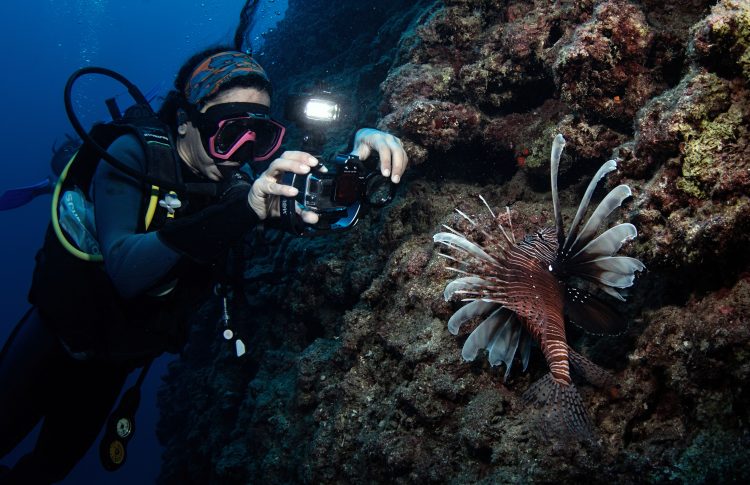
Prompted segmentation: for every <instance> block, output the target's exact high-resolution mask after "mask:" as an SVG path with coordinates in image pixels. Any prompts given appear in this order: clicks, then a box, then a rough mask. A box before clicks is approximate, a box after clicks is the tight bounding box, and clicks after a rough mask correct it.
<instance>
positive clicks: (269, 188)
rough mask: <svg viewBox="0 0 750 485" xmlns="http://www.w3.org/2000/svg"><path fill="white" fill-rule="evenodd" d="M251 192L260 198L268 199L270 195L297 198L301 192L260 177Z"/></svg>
mask: <svg viewBox="0 0 750 485" xmlns="http://www.w3.org/2000/svg"><path fill="white" fill-rule="evenodd" d="M251 192H252V193H253V194H254V195H256V196H258V197H260V198H266V197H268V196H269V195H282V196H285V197H295V196H296V195H297V194H298V193H299V190H297V189H296V188H295V187H292V186H291V185H284V184H280V183H278V182H275V181H274V180H272V179H270V178H267V177H260V178H258V180H256V181H255V183H253V187H252V190H251Z"/></svg>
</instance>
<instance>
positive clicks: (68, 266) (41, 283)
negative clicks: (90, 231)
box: [29, 105, 210, 366]
mask: <svg viewBox="0 0 750 485" xmlns="http://www.w3.org/2000/svg"><path fill="white" fill-rule="evenodd" d="M141 108H142V107H140V106H139V105H135V106H134V107H131V108H130V109H128V110H126V111H125V114H124V116H122V117H120V118H119V119H115V120H113V121H112V122H109V123H101V124H97V125H95V126H94V127H93V128H92V130H91V132H90V133H89V134H90V136H91V138H93V139H94V140H96V142H97V143H98V144H99V146H100V147H103V148H105V149H106V148H108V147H109V146H110V145H111V144H112V142H114V140H116V139H117V138H119V137H121V136H124V135H128V134H130V135H134V136H136V137H137V138H138V140H139V142H140V144H141V146H142V148H143V150H144V153H145V167H144V168H145V174H146V175H148V176H149V177H150V179H151V180H163V181H165V184H164V185H167V186H172V187H176V186H180V185H181V184H182V177H181V167H180V165H179V160H178V159H177V156H176V153H175V149H174V143H173V141H172V135H171V133H170V130H169V128H168V127H167V126H166V125H165V124H164V123H162V122H161V121H160V120H159V119H158V118H157V117H156V116H155V115H154V113H153V111H151V110H150V109H147V110H144V109H141ZM99 163H100V156H99V152H98V151H97V150H96V149H94V147H92V146H91V145H90V144H89V143H86V142H84V144H83V145H82V146H81V148H80V149H79V151H78V152H77V153H76V154H75V155H74V156H73V157H72V159H71V161H70V162H69V163H68V165H67V167H66V168H65V170H64V172H63V173H62V175H61V177H60V179H59V181H58V184H57V186H56V188H55V192H54V196H53V201H52V220H51V222H50V225H49V227H48V229H47V233H46V236H45V241H44V245H43V247H42V248H41V249H40V250H39V252H38V253H37V256H36V267H35V269H34V274H33V280H32V285H31V290H30V292H29V301H30V302H31V303H32V304H33V305H35V306H36V307H37V308H38V309H39V312H40V314H41V315H42V317H43V319H44V321H45V322H47V324H48V325H50V327H51V328H52V329H53V330H54V331H55V332H56V333H57V334H58V335H59V337H60V338H61V340H62V342H63V343H64V344H65V346H66V347H67V348H68V350H69V351H70V352H71V353H72V354H73V355H74V356H80V357H81V358H87V359H98V358H103V359H108V360H122V361H127V362H132V363H133V364H134V365H136V366H137V365H141V364H142V363H144V362H146V361H148V360H149V359H150V358H153V357H155V356H157V355H159V354H161V353H162V352H165V351H168V352H177V351H179V349H180V348H182V346H183V345H184V342H185V340H186V337H187V321H188V318H189V317H188V316H189V314H190V313H189V312H190V311H191V310H192V309H193V306H194V303H195V301H197V300H199V298H198V295H201V294H205V292H206V290H207V289H208V288H207V285H208V284H209V283H208V282H209V281H210V274H209V273H210V270H209V269H208V268H205V267H201V266H198V265H196V264H195V263H191V262H190V261H181V262H179V263H178V264H177V265H176V267H175V268H173V270H172V271H171V272H170V274H169V275H168V278H166V279H167V280H169V281H177V283H176V285H170V286H168V287H167V288H166V289H163V290H162V291H159V292H153V293H150V294H145V295H141V296H138V297H135V298H129V299H125V298H123V297H121V296H120V295H119V293H118V292H117V290H116V289H115V287H114V284H113V283H112V281H111V279H110V278H109V276H108V275H107V273H106V271H105V268H104V264H103V262H102V256H101V254H99V253H97V251H96V250H93V251H92V250H91V248H85V247H81V246H82V245H81V242H80V240H79V241H78V242H76V241H74V240H73V238H72V237H71V234H70V233H69V232H68V231H66V230H65V229H64V228H63V227H62V225H61V223H60V200H61V198H62V197H64V196H65V195H66V194H71V193H73V192H76V193H78V194H83V196H84V197H86V198H87V195H88V194H89V191H90V186H91V182H92V179H93V176H94V173H95V171H96V167H97V166H98V164H99ZM143 185H144V186H143V200H142V203H141V217H140V218H139V220H140V222H139V226H140V227H139V228H138V232H148V231H155V230H158V229H160V228H163V227H164V226H165V225H167V224H169V222H170V221H171V220H173V218H174V217H175V216H179V214H180V211H179V210H178V211H174V210H173V209H171V208H170V204H168V203H161V204H160V203H159V202H160V201H162V202H163V201H165V200H167V201H168V198H170V197H171V198H177V199H178V200H179V198H180V197H183V198H185V197H187V194H176V193H175V192H174V191H170V190H167V189H164V188H161V187H159V186H156V185H152V184H148V183H146V182H144V183H143ZM87 249H88V250H87ZM187 266H190V267H189V268H188V267H187Z"/></svg>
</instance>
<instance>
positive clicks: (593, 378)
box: [568, 347, 617, 389]
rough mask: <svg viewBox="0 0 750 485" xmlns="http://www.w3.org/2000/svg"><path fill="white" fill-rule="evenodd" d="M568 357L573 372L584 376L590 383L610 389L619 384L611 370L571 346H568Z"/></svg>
mask: <svg viewBox="0 0 750 485" xmlns="http://www.w3.org/2000/svg"><path fill="white" fill-rule="evenodd" d="M568 358H569V359H570V364H571V367H572V368H573V372H575V373H576V374H578V375H579V376H581V377H583V378H584V379H585V380H586V382H588V383H589V384H591V385H593V386H596V387H599V388H602V389H608V388H611V387H614V386H615V385H616V384H617V383H616V381H615V376H613V375H612V373H611V372H609V371H608V370H607V369H604V368H603V367H599V366H598V365H596V364H594V363H593V362H591V361H590V360H589V359H587V358H586V357H584V356H583V355H581V354H579V353H578V352H576V351H575V350H573V349H572V348H570V347H568Z"/></svg>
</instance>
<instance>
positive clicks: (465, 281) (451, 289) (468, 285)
mask: <svg viewBox="0 0 750 485" xmlns="http://www.w3.org/2000/svg"><path fill="white" fill-rule="evenodd" d="M490 285H491V283H490V282H489V281H487V280H485V279H482V278H480V277H479V276H465V277H463V278H457V279H455V280H453V281H451V282H450V283H448V284H447V285H446V286H445V291H444V292H443V298H445V301H449V300H450V299H451V298H452V297H453V295H454V294H455V293H456V292H457V291H459V290H467V289H472V288H476V287H477V286H490Z"/></svg>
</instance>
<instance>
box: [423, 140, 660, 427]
mask: <svg viewBox="0 0 750 485" xmlns="http://www.w3.org/2000/svg"><path fill="white" fill-rule="evenodd" d="M564 146H565V139H564V138H563V136H562V135H557V136H556V137H555V139H554V141H553V144H552V155H551V157H550V158H551V170H550V172H551V183H552V206H553V210H554V216H555V226H556V227H555V228H554V229H553V228H544V229H539V230H538V231H537V232H536V233H534V234H527V235H526V236H525V237H524V239H523V240H521V241H519V242H516V241H515V238H514V237H513V232H512V227H511V230H510V236H509V235H508V233H507V232H506V231H505V230H504V229H503V227H502V225H500V226H499V227H500V230H501V232H502V237H500V235H497V236H496V235H492V234H489V233H487V232H486V231H483V230H480V231H481V234H482V235H483V237H484V241H483V243H482V246H480V245H479V244H477V243H475V242H472V241H470V240H469V239H468V238H467V237H466V236H465V235H464V234H462V233H460V232H458V231H457V230H454V229H452V228H450V227H448V226H444V227H445V228H446V229H448V230H449V231H450V232H440V233H438V234H435V236H434V238H433V239H434V241H435V242H437V243H441V244H444V245H445V246H447V247H448V248H450V249H451V250H453V251H452V253H453V254H454V255H455V257H453V256H450V255H447V254H441V255H442V256H444V257H446V258H448V259H450V260H452V261H453V262H454V263H455V266H457V267H450V268H449V269H451V270H453V271H455V272H457V273H459V274H460V275H461V276H460V277H459V278H457V279H455V280H453V281H451V282H450V283H448V285H447V286H446V288H445V292H444V297H445V299H446V301H448V300H450V299H451V298H452V297H453V296H454V295H461V296H462V297H463V301H468V302H470V303H469V304H467V305H465V306H463V307H462V308H460V309H459V310H458V311H456V312H455V313H454V314H453V316H452V317H451V318H450V320H449V321H448V330H449V331H450V332H451V333H452V334H454V335H457V334H458V331H459V328H460V327H461V325H462V324H464V323H465V322H467V321H468V320H470V319H472V318H473V317H477V316H480V317H483V318H484V319H483V321H482V322H481V323H480V324H479V325H478V326H477V328H476V329H475V330H474V331H473V332H472V333H471V334H470V335H469V337H468V338H467V340H466V342H465V344H464V346H463V350H462V356H463V358H464V359H465V360H474V359H475V358H476V356H477V354H478V352H479V349H487V351H488V352H489V354H488V358H489V362H490V364H491V365H493V366H495V365H499V364H500V363H503V364H505V366H506V371H505V378H506V379H507V377H508V375H509V373H510V369H511V365H512V363H513V359H514V357H515V355H516V352H517V351H518V350H520V356H521V362H522V364H523V370H526V367H527V366H528V363H529V355H530V352H531V344H532V340H533V341H536V342H537V343H538V345H539V346H540V347H541V350H542V352H543V354H544V357H545V360H546V361H547V364H548V366H549V373H548V374H546V375H545V376H544V377H543V378H542V379H540V380H539V381H537V382H535V383H534V384H532V385H531V386H530V387H529V389H528V390H527V391H526V392H525V393H524V401H526V402H527V403H536V404H537V405H538V406H539V407H542V409H543V412H544V415H545V418H546V419H545V429H546V430H547V431H550V430H554V431H555V432H563V433H565V432H567V433H566V435H571V436H577V437H580V438H586V439H588V438H591V437H593V435H592V431H591V422H590V420H589V417H588V413H587V412H586V410H585V409H584V406H583V403H582V401H581V397H580V395H579V394H578V391H577V390H576V387H575V385H574V384H573V382H572V380H571V374H570V371H571V368H572V370H573V371H575V372H576V374H578V375H580V376H581V377H583V378H584V379H585V380H587V381H588V382H590V383H591V384H593V385H596V386H599V387H603V386H608V385H610V384H612V382H613V381H612V377H611V374H610V373H609V372H608V371H606V370H604V369H603V368H601V367H599V366H597V365H596V364H594V363H592V362H591V361H590V360H588V359H587V358H586V357H584V356H583V355H581V354H579V353H577V352H576V351H575V350H573V349H572V348H571V347H570V346H569V345H568V343H567V340H566V337H565V315H567V316H568V319H569V320H570V321H571V322H573V323H575V324H577V325H578V326H580V327H582V328H583V329H584V330H587V331H589V332H592V333H596V334H610V335H612V334H617V333H620V332H622V331H623V330H624V328H625V326H626V322H625V320H624V319H623V318H622V317H621V316H619V315H618V314H616V313H615V312H614V311H613V310H612V309H611V308H610V307H609V306H608V305H607V304H606V303H605V302H603V301H602V300H600V299H599V298H598V297H597V296H594V294H592V293H590V292H589V290H591V289H593V288H599V289H601V290H602V291H603V292H604V293H607V294H608V295H611V296H612V297H614V298H616V299H618V300H621V301H625V298H624V297H623V295H622V293H621V292H622V290H623V289H624V288H628V287H630V286H632V285H633V282H634V279H635V273H636V272H637V271H642V270H643V269H644V268H645V266H644V265H643V263H641V262H640V261H639V260H637V259H635V258H630V257H626V256H615V254H616V253H617V252H618V251H619V250H620V248H621V247H622V245H623V243H625V242H626V241H628V240H630V239H633V238H635V237H636V236H637V234H638V232H637V230H636V228H635V226H634V225H632V224H629V223H623V224H619V225H616V226H614V227H611V228H609V229H607V230H606V231H604V232H603V233H601V234H599V235H598V236H597V234H598V229H599V227H600V226H601V224H602V222H603V221H604V220H605V218H607V217H608V216H609V215H610V214H611V213H612V211H613V210H614V209H616V208H617V207H619V206H620V205H621V204H622V202H623V201H624V200H625V199H626V198H628V197H630V196H631V191H630V188H629V187H628V186H627V185H620V186H618V187H615V188H614V189H612V191H610V192H609V193H608V194H607V195H606V196H605V197H604V199H602V201H601V202H600V203H599V205H598V206H597V208H596V209H595V210H594V212H593V213H592V214H591V216H590V217H589V219H588V221H586V223H583V219H584V217H585V215H586V212H587V210H588V206H589V202H590V200H591V197H592V195H593V193H594V190H595V189H596V187H597V185H598V183H599V181H600V180H601V179H602V178H603V177H604V176H605V175H606V174H608V173H609V172H611V171H613V170H615V169H616V168H617V163H616V161H615V160H609V161H607V162H606V163H604V165H602V166H601V168H600V169H599V170H598V171H597V172H596V175H595V176H594V178H593V179H592V180H591V182H590V183H589V185H588V187H587V189H586V192H585V193H584V195H583V199H582V200H581V203H580V205H579V207H578V211H577V212H576V215H575V217H574V219H573V222H572V224H571V226H570V230H569V231H568V235H567V237H566V236H565V233H564V231H563V227H562V215H561V213H560V207H559V206H560V204H559V197H558V191H557V173H558V168H559V164H560V156H561V154H562V151H563V148H564ZM480 198H481V196H480ZM482 201H483V202H485V204H487V203H486V201H484V198H482ZM487 208H488V209H490V208H489V205H487ZM456 211H457V212H458V213H459V214H460V215H461V216H462V217H464V218H465V219H466V220H468V221H469V223H470V224H471V225H472V226H474V227H476V228H477V229H478V227H477V224H476V223H475V222H474V221H473V220H472V219H471V218H470V217H468V216H467V215H465V214H464V213H462V212H461V211H459V210H458V209H456ZM490 213H491V214H492V215H493V217H494V213H492V209H490ZM592 287H593V288H592Z"/></svg>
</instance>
